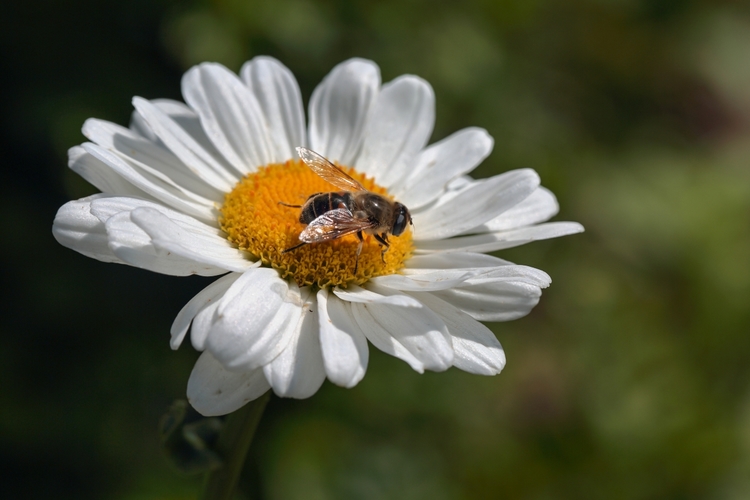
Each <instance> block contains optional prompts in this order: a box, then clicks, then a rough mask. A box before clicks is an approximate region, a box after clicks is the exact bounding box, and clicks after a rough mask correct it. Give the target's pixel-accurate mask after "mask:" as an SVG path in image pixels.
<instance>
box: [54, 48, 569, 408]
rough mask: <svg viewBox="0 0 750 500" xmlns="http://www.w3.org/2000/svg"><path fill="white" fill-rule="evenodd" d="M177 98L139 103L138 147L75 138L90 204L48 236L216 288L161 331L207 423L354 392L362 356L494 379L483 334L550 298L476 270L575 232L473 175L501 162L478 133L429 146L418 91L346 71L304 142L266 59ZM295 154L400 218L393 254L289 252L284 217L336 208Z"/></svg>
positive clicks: (527, 195)
mask: <svg viewBox="0 0 750 500" xmlns="http://www.w3.org/2000/svg"><path fill="white" fill-rule="evenodd" d="M182 94H183V97H184V99H185V103H182V102H177V101H172V100H165V99H156V100H147V99H143V98H140V97H135V98H134V99H133V106H134V108H135V111H134V113H133V116H132V120H131V124H130V127H129V128H125V127H122V126H119V125H116V124H114V123H110V122H106V121H102V120H97V119H89V120H87V121H86V123H85V124H84V126H83V134H84V135H85V136H86V137H87V138H88V139H89V140H90V141H91V142H86V143H84V144H82V145H80V146H75V147H73V148H72V149H71V150H70V152H69V165H70V168H72V169H73V170H74V171H75V172H76V173H78V174H79V175H81V176H82V177H83V178H84V179H86V180H87V181H88V182H90V183H91V184H93V185H94V186H95V187H96V188H98V189H99V190H101V193H99V194H96V195H93V196H89V197H86V198H82V199H80V200H76V201H71V202H69V203H67V204H65V205H64V206H63V207H61V208H60V210H59V211H58V213H57V216H56V218H55V221H54V225H53V229H52V231H53V234H54V236H55V238H56V239H57V241H58V242H60V243H61V244H62V245H64V246H66V247H69V248H71V249H73V250H76V251H78V252H80V253H82V254H84V255H86V256H88V257H92V258H95V259H98V260H101V261H104V262H115V263H119V264H128V265H131V266H135V267H140V268H143V269H148V270H151V271H155V272H158V273H163V274H169V275H175V276H186V275H191V274H198V275H201V276H220V278H218V279H217V280H216V281H215V282H213V283H212V284H211V285H209V286H208V287H206V288H205V289H204V290H203V291H201V292H200V293H198V295H196V296H195V297H194V298H193V299H192V300H190V301H189V302H188V303H187V304H186V305H185V307H184V308H183V309H182V310H181V311H180V312H179V314H178V315H177V317H176V319H175V320H174V324H173V325H172V329H171V335H172V337H171V347H172V348H173V349H177V348H178V347H179V346H180V344H181V343H182V342H183V340H184V339H185V337H186V336H187V335H188V332H189V333H190V341H191V343H192V345H193V347H194V348H195V349H197V350H198V351H202V354H201V355H200V358H199V359H198V361H197V362H196V364H195V367H194V369H193V371H192V374H191V375H190V379H189V381H188V387H187V394H188V398H189V400H190V402H191V404H192V405H193V406H194V407H195V408H196V409H197V410H198V411H199V412H201V413H202V414H204V415H222V414H226V413H229V412H232V411H234V410H236V409H237V408H239V407H241V406H242V405H244V404H245V403H247V402H249V401H252V400H253V399H255V398H257V397H259V396H260V395H262V394H263V393H264V392H266V391H267V390H268V389H269V388H273V390H274V392H275V393H276V394H277V395H279V396H284V397H293V398H306V397H309V396H311V395H312V394H314V393H315V392H316V391H317V390H318V388H320V386H321V384H322V383H323V381H324V380H325V379H326V378H328V380H330V381H331V382H333V383H334V384H337V385H340V386H343V387H353V386H354V385H356V384H357V383H358V382H359V381H360V380H361V379H362V377H364V375H365V371H366V370H367V362H368V356H369V354H368V341H369V343H370V344H372V345H374V346H375V347H377V348H378V349H380V350H382V351H384V352H386V353H388V354H391V355H393V356H396V357H397V358H399V359H401V360H403V361H405V362H406V363H408V364H409V366H411V367H412V368H413V369H414V370H415V371H417V372H419V373H422V372H423V371H424V370H433V371H443V370H447V369H448V368H450V367H451V366H455V367H456V368H459V369H461V370H465V371H467V372H471V373H476V374H481V375H494V374H497V373H499V372H500V371H501V370H502V368H503V366H504V365H505V354H504V352H503V349H502V347H501V346H500V343H499V342H498V341H497V339H496V338H495V336H494V335H493V333H492V332H491V331H490V330H489V329H488V328H487V327H486V326H484V325H483V324H482V323H481V322H480V321H507V320H511V319H516V318H519V317H521V316H524V315H525V314H527V313H528V312H529V311H530V310H531V308H532V307H534V305H536V303H537V302H538V301H539V297H540V295H541V289H542V288H545V287H547V286H548V285H549V284H550V278H549V276H548V275H547V274H545V273H544V272H542V271H540V270H538V269H534V268H531V267H527V266H522V265H516V264H513V263H511V262H508V261H505V260H502V259H499V258H497V257H493V256H490V255H486V254H485V253H484V252H492V251H495V250H500V249H504V248H509V247H514V246H517V245H522V244H524V243H528V242H530V241H534V240H540V239H545V238H553V237H557V236H562V235H566V234H572V233H577V232H580V231H582V230H583V228H582V227H581V225H579V224H577V223H573V222H547V223H543V222H544V221H546V220H547V219H549V218H550V217H552V216H553V215H555V214H556V213H557V210H558V205H557V202H556V200H555V197H554V195H553V194H552V193H551V192H550V191H548V190H546V189H544V188H543V187H540V185H539V182H540V181H539V177H538V175H537V174H536V173H535V172H534V171H533V170H530V169H523V170H515V171H511V172H506V173H503V174H500V175H497V176H494V177H491V178H488V179H479V180H476V179H472V178H470V177H468V176H467V175H466V174H468V172H470V171H471V170H473V169H474V168H475V167H476V166H477V165H478V164H479V163H480V162H481V161H482V160H483V159H484V158H486V157H487V155H489V153H490V151H491V150H492V145H493V141H492V138H491V137H490V136H489V134H488V133H487V132H486V131H485V130H483V129H480V128H467V129H464V130H460V131H458V132H456V133H454V134H453V135H450V136H449V137H446V138H444V139H442V140H440V141H438V142H436V143H434V144H432V145H429V146H428V145H427V142H428V140H429V138H430V135H431V133H432V128H433V125H434V121H435V97H434V94H433V91H432V88H431V87H430V85H429V84H428V83H427V82H426V81H424V80H422V79H421V78H419V77H416V76H412V75H404V76H401V77H398V78H396V79H395V80H393V81H391V82H389V83H386V84H384V85H381V81H380V71H379V69H378V66H377V65H376V64H374V63H373V62H371V61H367V60H363V59H350V60H348V61H345V62H343V63H341V64H339V65H338V66H336V67H335V68H334V69H333V70H332V71H331V72H330V73H329V74H328V75H327V76H326V77H325V79H324V80H323V81H322V82H321V83H320V85H318V87H317V88H316V89H315V91H314V92H313V94H312V97H311V99H310V103H309V109H308V123H307V126H306V125H305V114H304V111H303V105H302V99H301V96H300V91H299V87H298V85H297V82H296V80H295V79H294V76H293V75H292V73H291V72H290V71H289V70H288V69H287V68H286V67H285V66H283V65H282V64H281V63H279V62H278V61H277V60H275V59H272V58H269V57H257V58H255V59H253V60H251V61H249V62H247V63H246V64H245V65H244V66H243V67H242V70H241V72H240V75H239V76H238V75H235V74H234V73H232V72H231V71H229V70H228V69H226V68H225V67H223V66H221V65H219V64H212V63H206V64H201V65H199V66H196V67H194V68H192V69H190V70H189V71H188V72H187V73H186V74H185V75H184V77H183V79H182ZM300 146H302V147H306V148H309V149H310V150H312V151H315V152H317V153H318V154H320V155H322V156H323V157H325V158H327V159H329V160H330V161H332V162H334V163H335V164H336V165H338V166H339V167H340V168H341V169H342V170H344V171H345V172H347V173H348V174H349V175H350V176H351V177H353V178H354V179H355V180H356V181H357V182H359V183H361V184H362V185H363V186H364V187H365V188H366V189H367V190H369V191H372V192H374V193H377V194H380V195H382V196H384V197H386V198H388V199H391V200H394V201H398V202H400V203H403V204H404V205H405V206H406V207H408V209H409V211H410V213H411V216H412V219H413V223H414V225H413V228H407V229H406V230H405V231H404V232H403V233H402V234H400V235H399V236H394V235H391V236H390V240H389V243H390V247H389V248H388V249H387V251H386V252H383V251H382V249H381V245H380V244H379V243H378V241H377V240H376V239H375V238H374V237H372V236H366V237H365V239H364V244H363V245H362V249H361V254H360V255H359V257H357V248H358V246H359V240H358V239H357V237H356V236H355V235H348V236H344V237H341V238H337V239H334V240H332V241H327V242H323V243H315V244H309V245H304V246H302V247H300V248H298V249H296V250H293V251H289V252H284V250H286V249H288V248H291V247H293V246H295V245H297V244H298V243H299V235H300V233H301V232H302V231H303V230H304V229H305V225H304V224H302V223H300V221H299V216H300V208H294V207H290V206H286V205H284V204H287V205H302V204H304V203H305V200H306V199H307V198H308V197H309V196H310V195H312V194H315V193H327V192H335V191H340V190H339V189H337V188H335V187H334V186H332V185H331V184H329V183H328V182H326V181H325V180H324V179H323V178H321V177H320V176H318V175H316V173H315V172H313V171H312V170H311V169H310V168H308V167H307V166H306V165H305V163H303V162H302V161H301V160H300V159H299V157H298V156H297V153H296V150H295V148H296V147H300ZM280 202H281V203H280ZM355 265H356V273H355Z"/></svg>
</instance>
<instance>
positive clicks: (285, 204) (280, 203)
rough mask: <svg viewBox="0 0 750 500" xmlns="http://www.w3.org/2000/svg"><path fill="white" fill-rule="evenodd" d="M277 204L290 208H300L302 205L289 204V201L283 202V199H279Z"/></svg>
mask: <svg viewBox="0 0 750 500" xmlns="http://www.w3.org/2000/svg"><path fill="white" fill-rule="evenodd" d="M279 205H284V206H285V207H292V208H302V205H290V204H289V203H284V202H283V201H280V202H279Z"/></svg>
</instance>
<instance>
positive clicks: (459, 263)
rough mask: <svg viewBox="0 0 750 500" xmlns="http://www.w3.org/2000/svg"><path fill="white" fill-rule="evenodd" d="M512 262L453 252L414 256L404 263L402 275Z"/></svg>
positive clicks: (493, 265) (510, 263)
mask: <svg viewBox="0 0 750 500" xmlns="http://www.w3.org/2000/svg"><path fill="white" fill-rule="evenodd" d="M512 264H513V263H512V262H508V261H507V260H503V259H499V258H497V257H495V256H492V255H487V254H484V253H470V252H455V253H430V254H423V255H415V256H413V257H412V258H410V259H409V260H408V261H406V267H405V268H404V269H403V273H404V274H416V273H423V272H431V271H432V270H436V269H477V268H484V267H499V266H507V265H512Z"/></svg>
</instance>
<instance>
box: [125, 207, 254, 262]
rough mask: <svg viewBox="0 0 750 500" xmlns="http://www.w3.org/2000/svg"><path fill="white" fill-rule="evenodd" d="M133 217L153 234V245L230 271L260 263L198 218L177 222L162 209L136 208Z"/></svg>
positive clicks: (150, 234) (140, 225) (131, 215)
mask: <svg viewBox="0 0 750 500" xmlns="http://www.w3.org/2000/svg"><path fill="white" fill-rule="evenodd" d="M130 220H132V221H133V222H134V223H135V224H136V225H138V227H140V228H141V229H143V230H144V231H145V232H146V234H148V235H149V236H150V237H151V243H152V244H153V246H154V248H156V249H157V250H161V251H163V252H167V253H171V254H174V255H179V256H182V257H185V258H187V259H193V260H194V261H195V262H202V263H204V264H209V265H212V266H216V267H219V268H222V269H226V270H227V271H234V272H242V271H245V270H246V269H249V268H251V267H255V266H257V265H259V263H257V262H252V261H250V260H249V259H248V258H247V257H246V256H244V255H243V254H242V253H241V252H240V251H239V250H237V249H236V248H234V247H233V246H232V245H231V243H229V241H227V239H226V238H223V237H222V236H220V235H219V234H217V231H216V229H214V228H212V227H210V226H206V225H205V224H202V223H200V222H198V221H191V222H193V223H192V224H189V225H187V224H177V223H176V222H173V221H172V220H171V219H170V218H169V217H167V216H166V215H164V214H163V213H162V212H161V211H159V210H155V209H153V208H137V209H135V210H133V211H132V212H131V213H130Z"/></svg>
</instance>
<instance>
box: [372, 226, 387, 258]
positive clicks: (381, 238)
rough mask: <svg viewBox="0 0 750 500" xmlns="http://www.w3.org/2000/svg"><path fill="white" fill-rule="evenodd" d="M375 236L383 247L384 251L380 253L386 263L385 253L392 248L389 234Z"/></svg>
mask: <svg viewBox="0 0 750 500" xmlns="http://www.w3.org/2000/svg"><path fill="white" fill-rule="evenodd" d="M374 236H375V239H376V240H378V243H380V245H381V246H382V247H383V249H382V250H381V251H380V258H381V259H383V262H385V252H387V251H388V249H389V248H390V247H391V244H390V243H388V233H382V234H376V235H374Z"/></svg>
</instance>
